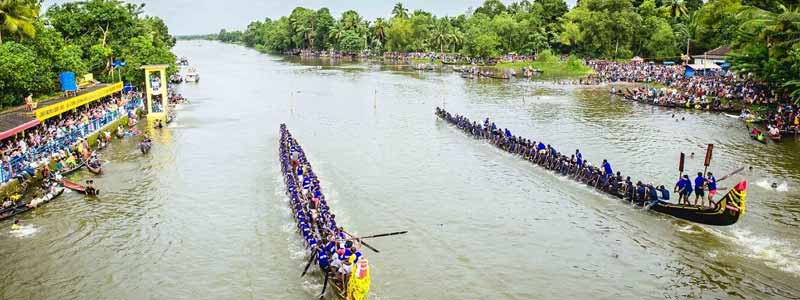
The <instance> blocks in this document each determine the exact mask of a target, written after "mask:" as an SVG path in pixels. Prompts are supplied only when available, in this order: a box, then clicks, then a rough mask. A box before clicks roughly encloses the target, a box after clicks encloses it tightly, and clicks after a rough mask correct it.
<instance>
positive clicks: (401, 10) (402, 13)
mask: <svg viewBox="0 0 800 300" xmlns="http://www.w3.org/2000/svg"><path fill="white" fill-rule="evenodd" d="M392 16H394V17H395V18H401V19H408V9H407V8H405V7H403V3H400V2H397V3H396V4H395V5H394V8H392Z"/></svg>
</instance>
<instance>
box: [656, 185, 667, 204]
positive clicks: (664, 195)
mask: <svg viewBox="0 0 800 300" xmlns="http://www.w3.org/2000/svg"><path fill="white" fill-rule="evenodd" d="M658 191H659V192H661V200H664V201H668V200H669V191H668V190H667V188H665V187H664V185H661V186H660V187H658Z"/></svg>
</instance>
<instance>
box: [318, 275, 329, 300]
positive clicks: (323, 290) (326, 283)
mask: <svg viewBox="0 0 800 300" xmlns="http://www.w3.org/2000/svg"><path fill="white" fill-rule="evenodd" d="M330 275H331V273H330V272H327V271H326V272H325V279H324V281H323V282H322V293H319V299H320V300H322V298H324V297H325V288H327V287H328V276H330Z"/></svg>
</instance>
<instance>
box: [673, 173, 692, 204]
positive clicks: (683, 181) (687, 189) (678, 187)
mask: <svg viewBox="0 0 800 300" xmlns="http://www.w3.org/2000/svg"><path fill="white" fill-rule="evenodd" d="M674 192H676V193H678V204H683V203H686V204H689V195H691V194H692V181H691V180H689V175H683V177H681V178H678V183H677V184H675V190H674Z"/></svg>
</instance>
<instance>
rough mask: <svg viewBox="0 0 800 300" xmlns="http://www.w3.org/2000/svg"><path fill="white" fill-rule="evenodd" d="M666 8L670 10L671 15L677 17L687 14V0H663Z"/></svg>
mask: <svg viewBox="0 0 800 300" xmlns="http://www.w3.org/2000/svg"><path fill="white" fill-rule="evenodd" d="M662 3H663V6H664V8H666V9H667V11H669V15H670V16H672V17H673V18H677V17H680V16H683V15H686V13H687V12H688V11H687V9H686V1H684V0H662Z"/></svg>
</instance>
